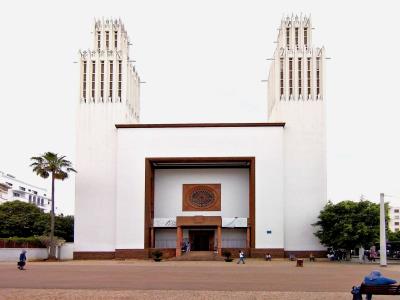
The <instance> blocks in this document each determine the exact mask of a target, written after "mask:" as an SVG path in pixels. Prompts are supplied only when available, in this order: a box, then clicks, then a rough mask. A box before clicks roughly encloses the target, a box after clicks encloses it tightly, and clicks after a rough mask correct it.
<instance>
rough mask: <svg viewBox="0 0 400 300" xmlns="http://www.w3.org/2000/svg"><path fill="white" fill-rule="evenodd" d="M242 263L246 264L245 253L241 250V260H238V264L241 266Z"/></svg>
mask: <svg viewBox="0 0 400 300" xmlns="http://www.w3.org/2000/svg"><path fill="white" fill-rule="evenodd" d="M240 262H242V263H243V264H245V262H244V253H243V251H242V250H240V252H239V260H238V262H237V264H240Z"/></svg>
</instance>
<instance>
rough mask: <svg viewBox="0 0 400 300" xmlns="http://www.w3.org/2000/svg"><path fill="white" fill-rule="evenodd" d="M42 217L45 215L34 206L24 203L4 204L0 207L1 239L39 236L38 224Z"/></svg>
mask: <svg viewBox="0 0 400 300" xmlns="http://www.w3.org/2000/svg"><path fill="white" fill-rule="evenodd" d="M41 215H43V213H42V212H41V210H40V209H39V208H38V207H36V206H35V205H34V204H30V203H25V202H22V201H10V202H5V203H3V204H2V205H0V237H2V238H8V237H13V236H17V237H30V236H34V235H38V232H37V224H36V223H37V222H38V220H39V218H40V216H41ZM41 233H42V232H40V233H39V234H41Z"/></svg>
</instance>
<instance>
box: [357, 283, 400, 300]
mask: <svg viewBox="0 0 400 300" xmlns="http://www.w3.org/2000/svg"><path fill="white" fill-rule="evenodd" d="M362 295H400V285H394V284H390V285H365V284H361V287H360V294H359V295H353V300H359V299H362ZM367 299H371V298H368V297H367Z"/></svg>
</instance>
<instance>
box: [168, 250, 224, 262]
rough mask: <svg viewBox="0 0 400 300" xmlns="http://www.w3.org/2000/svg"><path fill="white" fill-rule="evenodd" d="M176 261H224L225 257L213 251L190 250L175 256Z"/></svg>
mask: <svg viewBox="0 0 400 300" xmlns="http://www.w3.org/2000/svg"><path fill="white" fill-rule="evenodd" d="M170 260H174V261H223V260H224V258H223V257H221V256H220V255H218V253H214V252H213V251H190V252H188V253H182V255H181V256H177V257H173V258H171V259H170Z"/></svg>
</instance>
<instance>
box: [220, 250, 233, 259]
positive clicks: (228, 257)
mask: <svg viewBox="0 0 400 300" xmlns="http://www.w3.org/2000/svg"><path fill="white" fill-rule="evenodd" d="M222 255H223V256H225V258H227V259H230V258H231V256H232V253H231V251H228V250H224V251H223V252H222Z"/></svg>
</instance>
